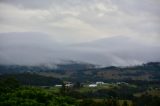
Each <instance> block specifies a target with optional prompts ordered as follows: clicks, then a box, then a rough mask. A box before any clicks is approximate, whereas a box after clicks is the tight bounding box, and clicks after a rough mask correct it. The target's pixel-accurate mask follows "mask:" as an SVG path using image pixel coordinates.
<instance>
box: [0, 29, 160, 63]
mask: <svg viewBox="0 0 160 106" xmlns="http://www.w3.org/2000/svg"><path fill="white" fill-rule="evenodd" d="M0 37H1V39H0V64H8V65H31V66H34V65H48V66H54V65H55V64H59V63H66V62H67V61H70V60H71V61H76V62H82V63H83V62H84V63H89V64H95V65H101V66H111V65H114V66H130V65H137V64H142V63H146V62H150V61H159V60H160V55H159V54H160V46H159V45H155V44H152V43H148V42H147V41H146V42H141V41H140V40H138V39H131V38H129V37H127V36H115V37H111V38H104V39H99V40H94V41H90V42H84V43H80V44H75V43H74V44H65V43H62V42H59V41H58V40H56V39H55V38H53V37H52V36H50V35H47V34H44V33H38V32H13V33H0Z"/></svg>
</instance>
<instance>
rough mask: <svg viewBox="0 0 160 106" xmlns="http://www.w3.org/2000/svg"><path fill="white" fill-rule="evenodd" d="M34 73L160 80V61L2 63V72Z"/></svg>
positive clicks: (68, 77)
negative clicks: (125, 63) (99, 64)
mask: <svg viewBox="0 0 160 106" xmlns="http://www.w3.org/2000/svg"><path fill="white" fill-rule="evenodd" d="M26 72H28V73H34V74H38V75H41V76H45V77H53V78H59V79H62V80H70V81H81V82H85V81H91V82H92V81H98V80H101V81H125V80H142V81H143V80H144V81H152V80H158V81H159V80H160V62H150V63H146V64H142V65H138V66H130V67H115V66H110V67H104V68H96V66H94V65H92V64H85V63H75V62H71V63H68V64H67V63H66V64H58V65H57V68H51V67H46V66H30V67H29V66H17V65H16V66H15V65H14V66H7V65H0V74H7V73H8V74H13V73H26Z"/></svg>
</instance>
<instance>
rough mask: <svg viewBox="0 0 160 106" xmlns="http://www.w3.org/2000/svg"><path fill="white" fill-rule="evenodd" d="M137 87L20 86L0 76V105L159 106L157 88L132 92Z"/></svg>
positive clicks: (159, 100) (159, 96)
mask: <svg viewBox="0 0 160 106" xmlns="http://www.w3.org/2000/svg"><path fill="white" fill-rule="evenodd" d="M107 86H109V87H107ZM140 90H141V89H139V88H138V86H136V87H135V86H133V85H131V86H130V84H128V85H124V84H122V85H116V86H115V85H114V84H113V85H112V86H111V85H109V84H104V85H100V86H97V87H95V88H89V87H87V86H84V87H83V86H80V84H79V83H78V82H77V84H76V86H73V87H66V86H65V84H64V83H63V86H62V87H59V88H58V87H50V88H43V87H38V86H24V85H21V84H20V83H19V82H18V81H17V80H16V79H15V78H13V77H7V78H1V80H0V106H160V95H154V94H155V92H156V91H157V92H159V90H158V88H156V89H155V90H154V88H152V89H151V90H148V89H147V90H146V93H142V94H139V96H133V94H135V93H137V92H140ZM149 91H150V92H149ZM149 93H150V94H149ZM151 93H153V94H152V95H151Z"/></svg>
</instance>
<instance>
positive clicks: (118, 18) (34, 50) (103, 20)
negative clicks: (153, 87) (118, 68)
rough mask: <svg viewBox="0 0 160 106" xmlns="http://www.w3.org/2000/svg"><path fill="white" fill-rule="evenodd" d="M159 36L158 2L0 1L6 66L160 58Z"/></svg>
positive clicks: (0, 52) (0, 44)
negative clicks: (63, 61)
mask: <svg viewBox="0 0 160 106" xmlns="http://www.w3.org/2000/svg"><path fill="white" fill-rule="evenodd" d="M159 34H160V1H159V0H0V63H1V64H23V65H26V64H30V65H32V64H43V63H55V62H58V61H62V60H75V61H84V62H89V63H94V64H100V65H102V64H103V65H132V64H139V63H143V62H148V61H160V55H159V53H160V35H159ZM26 51H30V52H29V53H28V52H26ZM131 51H132V52H131ZM33 58H34V59H33ZM32 59H33V60H32ZM53 60H54V61H53Z"/></svg>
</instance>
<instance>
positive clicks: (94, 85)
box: [89, 84, 97, 87]
mask: <svg viewBox="0 0 160 106" xmlns="http://www.w3.org/2000/svg"><path fill="white" fill-rule="evenodd" d="M89 87H97V84H90V85H89Z"/></svg>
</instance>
